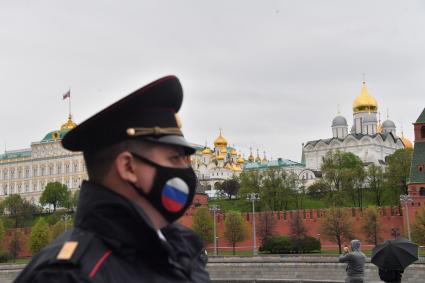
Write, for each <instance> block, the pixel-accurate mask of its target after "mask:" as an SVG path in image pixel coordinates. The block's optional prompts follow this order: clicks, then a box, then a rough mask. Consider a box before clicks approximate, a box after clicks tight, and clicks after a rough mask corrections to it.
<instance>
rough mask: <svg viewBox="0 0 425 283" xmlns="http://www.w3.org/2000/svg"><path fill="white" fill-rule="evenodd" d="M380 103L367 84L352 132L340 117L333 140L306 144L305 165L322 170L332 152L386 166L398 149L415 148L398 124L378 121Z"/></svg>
mask: <svg viewBox="0 0 425 283" xmlns="http://www.w3.org/2000/svg"><path fill="white" fill-rule="evenodd" d="M377 114H378V103H377V101H376V99H375V98H374V97H372V96H370V95H369V93H368V90H367V88H366V83H365V82H363V85H362V89H361V93H360V95H359V96H358V97H357V98H356V99H355V100H354V102H353V124H352V127H351V130H350V131H348V124H347V120H346V119H345V118H344V117H343V116H340V115H338V116H336V117H335V118H334V119H333V121H332V126H331V128H332V138H327V139H319V140H313V141H309V142H306V143H305V144H304V145H303V159H304V160H303V162H305V165H306V167H307V168H310V169H313V170H320V166H321V164H322V159H323V157H324V156H325V155H326V153H327V152H329V151H331V150H340V151H345V152H351V153H353V154H355V155H357V156H358V157H359V158H360V159H361V160H362V161H363V162H364V163H365V164H366V165H367V164H372V163H374V164H376V165H383V164H385V157H386V156H388V155H390V154H392V153H394V151H396V150H397V149H400V148H404V147H410V148H411V147H412V143H411V142H410V141H409V140H408V139H407V138H405V137H404V136H403V133H402V134H401V136H398V135H397V132H396V126H395V123H394V122H393V121H391V120H389V119H388V117H387V120H386V121H384V122H383V123H382V124H381V123H380V121H378V117H377Z"/></svg>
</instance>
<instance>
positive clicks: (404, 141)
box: [400, 133, 413, 148]
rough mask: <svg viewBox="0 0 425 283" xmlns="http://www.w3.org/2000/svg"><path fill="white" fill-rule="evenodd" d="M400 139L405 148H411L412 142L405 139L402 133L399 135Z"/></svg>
mask: <svg viewBox="0 0 425 283" xmlns="http://www.w3.org/2000/svg"><path fill="white" fill-rule="evenodd" d="M400 139H401V141H402V142H403V144H404V147H405V148H413V144H412V142H411V141H410V140H409V139H408V138H406V137H405V136H404V135H403V133H401V138H400Z"/></svg>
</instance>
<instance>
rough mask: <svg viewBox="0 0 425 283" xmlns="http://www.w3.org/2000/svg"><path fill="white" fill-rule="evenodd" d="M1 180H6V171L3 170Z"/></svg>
mask: <svg viewBox="0 0 425 283" xmlns="http://www.w3.org/2000/svg"><path fill="white" fill-rule="evenodd" d="M3 179H4V180H6V179H7V170H3Z"/></svg>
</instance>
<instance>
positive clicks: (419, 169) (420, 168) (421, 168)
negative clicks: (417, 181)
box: [416, 164, 424, 173]
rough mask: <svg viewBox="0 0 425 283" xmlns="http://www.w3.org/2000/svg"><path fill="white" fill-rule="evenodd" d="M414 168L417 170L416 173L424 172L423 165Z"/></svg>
mask: <svg viewBox="0 0 425 283" xmlns="http://www.w3.org/2000/svg"><path fill="white" fill-rule="evenodd" d="M416 168H417V169H418V171H419V172H421V173H422V172H423V171H424V165H423V164H420V165H417V166H416Z"/></svg>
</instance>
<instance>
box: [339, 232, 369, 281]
mask: <svg viewBox="0 0 425 283" xmlns="http://www.w3.org/2000/svg"><path fill="white" fill-rule="evenodd" d="M339 262H343V263H347V268H346V271H347V277H346V278H345V282H347V283H363V282H364V265H365V262H366V256H365V255H364V253H362V252H361V251H360V241H359V240H352V241H351V252H349V250H348V249H344V253H343V254H342V255H340V256H339Z"/></svg>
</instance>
